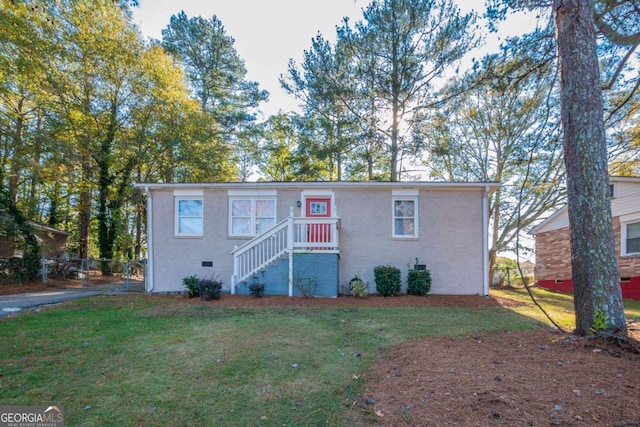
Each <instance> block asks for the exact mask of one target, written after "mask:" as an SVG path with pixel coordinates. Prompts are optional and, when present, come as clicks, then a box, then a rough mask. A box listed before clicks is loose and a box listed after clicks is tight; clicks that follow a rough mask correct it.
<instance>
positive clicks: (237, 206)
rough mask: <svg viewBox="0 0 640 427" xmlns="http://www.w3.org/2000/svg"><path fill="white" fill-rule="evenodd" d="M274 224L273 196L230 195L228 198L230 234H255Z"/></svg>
mask: <svg viewBox="0 0 640 427" xmlns="http://www.w3.org/2000/svg"><path fill="white" fill-rule="evenodd" d="M275 224H276V199H275V198H264V197H231V198H230V199H229V235H230V236H257V235H259V234H262V233H264V232H265V231H267V230H268V229H269V228H271V227H273V226H274V225H275Z"/></svg>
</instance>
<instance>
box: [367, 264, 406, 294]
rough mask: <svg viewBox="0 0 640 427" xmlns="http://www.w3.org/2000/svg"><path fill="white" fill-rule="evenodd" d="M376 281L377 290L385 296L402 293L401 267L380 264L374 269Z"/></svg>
mask: <svg viewBox="0 0 640 427" xmlns="http://www.w3.org/2000/svg"><path fill="white" fill-rule="evenodd" d="M373 274H374V276H375V281H376V291H377V292H378V293H379V294H380V295H382V296H385V297H392V296H394V295H396V294H399V293H400V289H401V286H402V282H401V280H400V269H399V268H396V267H392V266H390V265H379V266H377V267H376V268H374V269H373Z"/></svg>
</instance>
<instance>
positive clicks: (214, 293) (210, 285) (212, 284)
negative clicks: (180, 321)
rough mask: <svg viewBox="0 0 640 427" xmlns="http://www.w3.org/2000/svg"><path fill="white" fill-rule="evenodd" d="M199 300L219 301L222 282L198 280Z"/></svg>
mask: <svg viewBox="0 0 640 427" xmlns="http://www.w3.org/2000/svg"><path fill="white" fill-rule="evenodd" d="M198 289H199V291H200V298H201V299H203V300H205V301H211V300H214V299H220V296H221V293H222V281H221V280H217V279H200V280H199V281H198Z"/></svg>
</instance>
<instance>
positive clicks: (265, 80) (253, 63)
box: [133, 0, 531, 115]
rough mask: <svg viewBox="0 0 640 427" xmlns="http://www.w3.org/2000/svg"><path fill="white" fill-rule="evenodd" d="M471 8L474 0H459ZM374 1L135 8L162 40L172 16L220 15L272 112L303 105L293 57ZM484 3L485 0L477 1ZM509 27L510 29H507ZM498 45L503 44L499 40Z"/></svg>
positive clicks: (515, 23)
mask: <svg viewBox="0 0 640 427" xmlns="http://www.w3.org/2000/svg"><path fill="white" fill-rule="evenodd" d="M457 2H458V3H459V4H460V6H461V9H462V10H463V11H465V12H467V11H469V9H470V7H469V4H470V3H471V2H470V1H469V0H457ZM368 3H369V1H368V0H139V6H138V7H134V8H133V20H134V22H135V23H136V24H137V25H138V26H139V27H140V30H141V31H142V33H143V35H144V36H145V37H147V38H153V39H161V37H162V35H161V31H162V30H163V29H164V28H166V27H167V25H168V24H169V19H170V18H171V16H172V15H177V14H178V13H179V12H180V11H182V10H183V11H184V12H185V13H186V15H187V17H189V18H191V17H195V16H202V17H203V18H206V19H209V18H211V17H212V16H213V15H216V16H217V17H218V19H219V20H220V21H221V22H222V24H223V25H224V27H225V31H226V33H227V35H229V36H231V37H233V38H234V39H235V48H236V51H237V52H238V55H239V56H240V58H242V59H243V60H244V61H245V67H246V69H247V79H248V80H251V81H257V82H259V84H260V88H261V89H265V90H267V91H268V92H269V93H270V96H269V102H267V103H266V104H262V105H261V109H262V111H264V112H265V114H266V115H272V114H276V113H277V112H278V111H279V110H282V111H284V112H288V111H291V110H296V109H297V101H296V100H295V99H294V98H293V97H291V96H289V95H288V94H286V93H285V92H284V91H283V90H282V89H281V88H280V84H279V82H278V77H279V76H280V75H281V74H286V73H287V64H288V62H289V59H293V60H294V61H296V62H297V63H300V62H301V59H302V57H303V52H304V50H305V49H309V47H310V46H311V39H312V38H313V37H314V36H316V35H317V34H318V33H322V35H323V37H324V38H325V39H327V40H329V41H332V42H333V41H335V28H336V26H337V25H339V24H340V23H341V21H342V18H343V17H349V19H350V21H351V22H352V23H354V22H356V21H358V20H360V19H362V9H363V8H364V7H366V6H367V4H368ZM474 3H477V4H479V5H483V4H484V1H482V0H474ZM523 22H524V23H525V24H527V25H531V18H529V17H521V18H520V19H519V20H518V19H516V18H514V19H512V20H511V21H510V22H509V23H508V26H509V27H510V28H512V29H521V28H522V27H523ZM507 30H508V29H507ZM492 43H493V45H494V46H495V45H497V41H496V40H494V41H493V42H492Z"/></svg>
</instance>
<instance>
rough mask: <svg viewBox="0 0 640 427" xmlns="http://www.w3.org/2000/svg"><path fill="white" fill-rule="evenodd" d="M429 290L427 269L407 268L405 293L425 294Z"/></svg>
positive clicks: (429, 278)
mask: <svg viewBox="0 0 640 427" xmlns="http://www.w3.org/2000/svg"><path fill="white" fill-rule="evenodd" d="M430 290H431V272H430V271H429V270H409V275H408V277H407V293H408V294H409V295H426V294H428V293H429V291H430Z"/></svg>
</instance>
